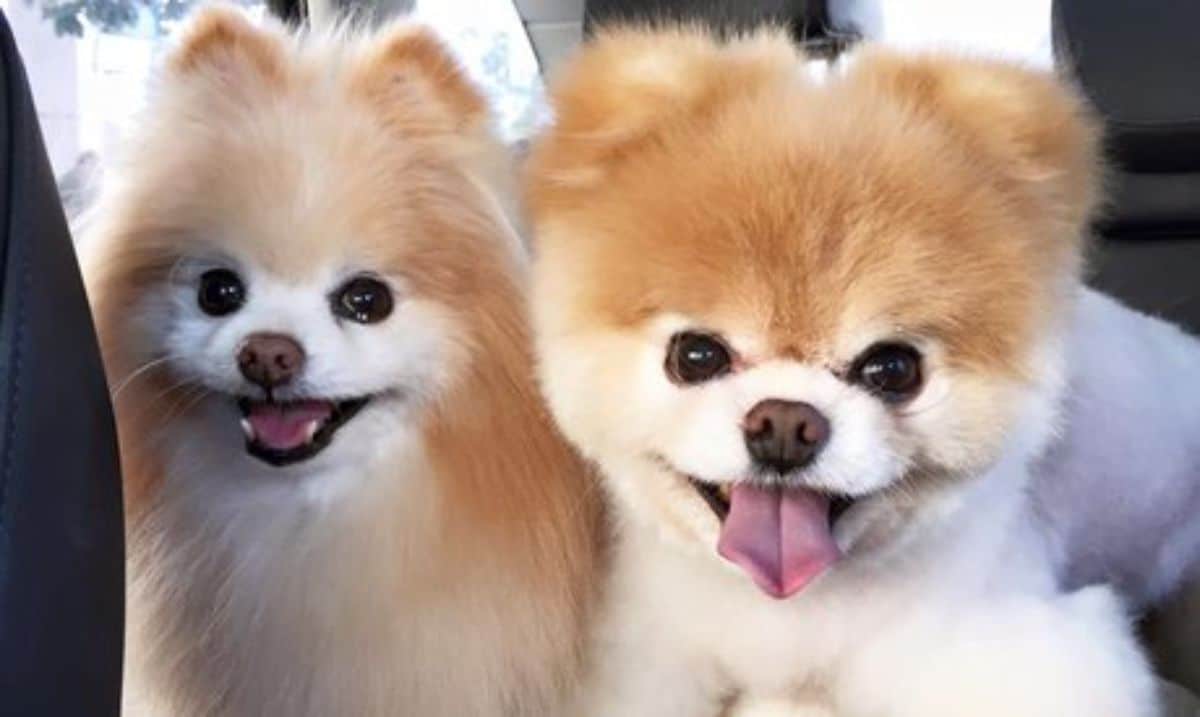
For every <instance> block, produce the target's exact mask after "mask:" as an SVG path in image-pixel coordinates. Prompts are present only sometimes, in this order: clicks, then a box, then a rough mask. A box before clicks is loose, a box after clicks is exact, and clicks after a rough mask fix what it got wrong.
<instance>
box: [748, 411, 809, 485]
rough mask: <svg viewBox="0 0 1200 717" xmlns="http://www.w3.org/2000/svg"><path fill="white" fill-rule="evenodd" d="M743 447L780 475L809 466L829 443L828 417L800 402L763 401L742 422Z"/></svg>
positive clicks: (762, 465) (755, 458) (756, 461)
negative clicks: (744, 444) (744, 443)
mask: <svg viewBox="0 0 1200 717" xmlns="http://www.w3.org/2000/svg"><path fill="white" fill-rule="evenodd" d="M742 432H743V434H744V435H745V438H746V448H747V450H749V451H750V457H751V458H753V459H754V462H755V463H757V464H758V465H759V466H760V467H763V468H769V469H771V470H774V471H776V472H778V473H780V474H783V473H787V472H788V471H791V470H794V469H796V468H802V467H804V466H806V465H808V464H809V463H810V462H811V461H812V459H813V458H814V457H816V455H817V454H818V453H820V452H821V449H822V448H824V447H825V444H826V443H828V442H829V433H830V428H829V420H828V419H826V418H825V416H823V415H822V414H821V412H820V411H818V410H817V409H815V408H813V407H812V406H811V405H809V404H807V403H804V402H803V401H780V400H778V399H768V400H766V401H762V402H761V403H759V404H758V405H757V406H755V407H754V408H752V409H750V412H749V413H747V414H746V418H745V419H744V420H743V422H742Z"/></svg>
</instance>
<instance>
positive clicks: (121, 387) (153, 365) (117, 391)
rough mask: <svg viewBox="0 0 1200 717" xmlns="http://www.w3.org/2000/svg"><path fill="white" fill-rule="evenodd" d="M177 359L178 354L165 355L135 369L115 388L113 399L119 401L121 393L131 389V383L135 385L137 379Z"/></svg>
mask: <svg viewBox="0 0 1200 717" xmlns="http://www.w3.org/2000/svg"><path fill="white" fill-rule="evenodd" d="M176 358H178V356H177V355H176V354H167V355H165V356H160V357H158V358H156V359H151V360H150V361H147V362H146V363H144V364H142V365H141V366H139V367H137V368H136V369H134V370H133V371H131V372H130V373H129V375H128V376H126V377H125V378H124V379H123V380H122V381H121V383H119V384H117V387H116V388H114V389H113V391H112V399H113V400H114V401H115V400H116V399H117V397H119V396H120V395H121V393H122V392H123V391H124V390H125V389H126V388H128V387H129V385H130V384H131V383H133V382H134V380H136V379H137V378H138V377H139V376H143V375H145V374H146V373H147V372H148V371H151V370H152V369H154V368H157V367H159V366H161V365H163V364H165V363H167V362H168V361H171V360H173V359H176Z"/></svg>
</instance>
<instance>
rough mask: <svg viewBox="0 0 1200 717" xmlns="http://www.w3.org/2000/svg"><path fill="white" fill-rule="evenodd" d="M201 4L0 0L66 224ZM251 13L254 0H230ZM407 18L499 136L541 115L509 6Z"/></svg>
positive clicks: (258, 8)
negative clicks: (479, 103) (479, 94)
mask: <svg viewBox="0 0 1200 717" xmlns="http://www.w3.org/2000/svg"><path fill="white" fill-rule="evenodd" d="M204 1H205V0H0V7H3V8H4V12H5V14H6V15H7V17H8V19H9V23H10V25H11V26H12V29H13V33H14V35H15V37H16V41H17V46H18V48H19V50H20V51H21V55H22V58H23V59H24V62H25V66H26V71H27V73H28V75H29V80H30V85H31V87H32V90H33V96H34V101H35V103H36V104H37V108H38V117H39V120H40V122H41V127H42V134H43V136H44V138H45V141H46V145H47V150H48V152H49V154H50V161H51V165H52V166H53V170H54V173H55V176H56V177H57V178H58V183H59V190H60V193H61V194H62V198H63V204H64V207H65V208H66V211H67V215H68V218H69V219H72V220H74V219H76V218H77V217H79V216H80V215H81V214H82V212H83V210H84V209H85V208H86V207H87V206H88V205H89V203H90V202H91V200H92V199H94V198H95V196H96V194H97V192H98V189H99V186H100V183H101V182H102V180H103V176H104V168H105V165H106V161H107V160H108V159H110V158H111V156H112V152H113V151H114V149H115V148H116V147H117V146H118V143H119V142H120V141H121V140H122V139H123V138H124V137H125V136H126V135H127V134H128V132H129V131H130V127H131V122H132V120H133V118H134V117H135V116H136V113H137V112H138V110H139V109H140V108H141V107H142V106H143V105H144V103H145V100H146V91H147V87H148V85H149V80H150V76H151V72H152V70H153V68H154V67H155V66H156V65H157V63H158V58H159V55H160V54H161V53H163V52H165V51H167V49H168V48H169V46H170V36H171V33H172V32H173V31H174V30H175V28H176V27H178V25H179V23H180V22H181V21H182V20H183V18H185V17H186V16H187V14H188V13H189V12H191V11H192V10H194V9H195V7H196V5H197V4H199V3H201V2H204ZM238 2H239V4H241V5H242V6H243V7H245V8H247V10H248V11H249V12H250V14H251V15H254V16H261V15H262V14H264V13H266V12H267V6H266V4H265V2H264V1H263V0H238ZM413 14H414V15H415V16H416V17H417V18H419V19H420V20H422V21H424V22H426V23H428V24H430V25H431V26H433V27H434V28H436V29H437V30H439V31H440V32H441V33H443V34H444V35H445V37H446V38H447V39H448V40H449V42H450V43H451V45H452V46H453V47H454V48H455V50H456V51H457V52H458V54H459V56H460V57H461V58H462V60H463V63H464V65H465V66H466V67H467V69H468V71H469V72H470V73H471V74H472V76H473V77H475V79H476V80H477V81H478V82H480V83H481V84H482V85H483V86H484V87H485V88H486V90H487V91H488V93H489V95H490V96H491V99H492V101H493V102H494V104H495V106H496V113H497V120H498V125H499V129H500V131H501V133H502V134H503V136H504V137H505V138H506V139H507V140H510V141H517V140H519V139H521V138H522V137H524V136H527V135H528V134H529V133H530V132H531V131H532V130H533V128H534V127H536V126H537V124H538V122H539V121H541V119H542V117H543V107H544V103H543V102H542V84H541V78H540V76H539V71H538V64H537V60H536V58H535V57H534V54H533V50H532V48H531V46H530V43H529V41H528V38H527V37H526V35H525V29H524V26H523V24H522V22H521V19H520V16H519V15H518V13H517V11H516V9H515V8H514V7H513V5H512V4H511V3H509V2H501V1H498V0H418V2H416V3H415V8H414V10H413Z"/></svg>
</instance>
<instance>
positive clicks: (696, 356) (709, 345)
mask: <svg viewBox="0 0 1200 717" xmlns="http://www.w3.org/2000/svg"><path fill="white" fill-rule="evenodd" d="M732 363H733V361H732V359H731V358H730V356H729V349H727V348H725V345H724V344H723V343H721V341H720V339H718V338H716V337H714V336H710V335H708V334H701V333H696V332H692V331H685V332H683V333H679V334H675V335H674V336H673V337H671V343H670V345H668V346H667V363H666V369H667V375H668V376H670V377H671V379H672V380H674V381H676V382H678V383H685V384H690V383H702V382H704V381H708V380H711V379H714V378H716V377H718V376H721V375H724V374H726V373H728V372H729V368H730V366H731V365H732Z"/></svg>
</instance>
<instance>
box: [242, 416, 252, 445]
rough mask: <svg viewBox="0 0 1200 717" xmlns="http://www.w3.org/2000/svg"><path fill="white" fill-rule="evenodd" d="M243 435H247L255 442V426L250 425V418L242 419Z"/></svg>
mask: <svg viewBox="0 0 1200 717" xmlns="http://www.w3.org/2000/svg"><path fill="white" fill-rule="evenodd" d="M242 433H245V434H246V438H248V439H249V440H251V441H253V440H254V424H252V423H250V419H249V418H243V419H242Z"/></svg>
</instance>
